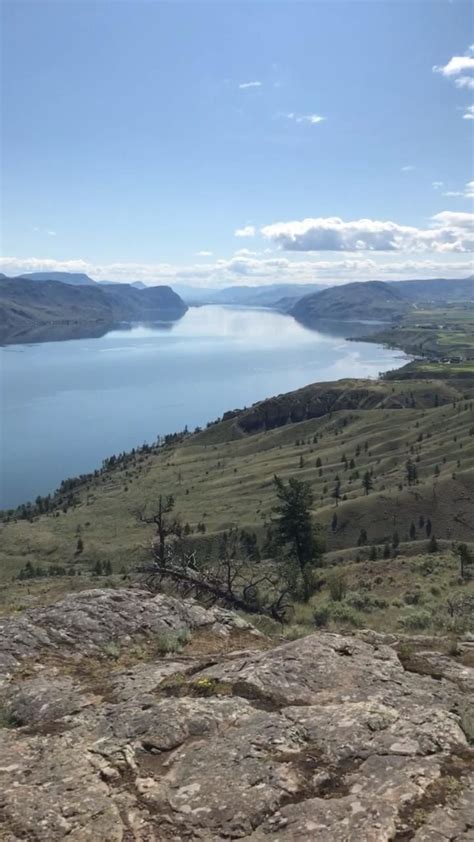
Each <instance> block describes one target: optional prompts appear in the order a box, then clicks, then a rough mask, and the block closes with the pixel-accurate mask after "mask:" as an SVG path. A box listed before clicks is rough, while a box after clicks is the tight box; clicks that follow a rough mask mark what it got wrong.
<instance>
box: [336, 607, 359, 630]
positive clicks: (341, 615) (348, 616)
mask: <svg viewBox="0 0 474 842" xmlns="http://www.w3.org/2000/svg"><path fill="white" fill-rule="evenodd" d="M331 618H332V619H333V620H335V621H336V622H340V623H348V624H349V625H350V626H354V628H362V627H363V626H364V618H363V617H361V616H360V614H359V612H358V611H355V610H354V609H353V608H351V607H350V605H344V603H341V602H337V603H336V604H335V605H334V607H333V608H332V609H331Z"/></svg>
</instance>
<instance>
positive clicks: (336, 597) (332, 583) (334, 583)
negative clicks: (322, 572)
mask: <svg viewBox="0 0 474 842" xmlns="http://www.w3.org/2000/svg"><path fill="white" fill-rule="evenodd" d="M327 583H328V588H329V595H330V597H331V599H332V600H333V602H341V601H342V600H343V599H344V597H345V595H346V593H347V580H346V577H345V575H344V573H343V572H342V570H333V571H332V572H331V573H329V575H328V577H327Z"/></svg>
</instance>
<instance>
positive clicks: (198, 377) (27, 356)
mask: <svg viewBox="0 0 474 842" xmlns="http://www.w3.org/2000/svg"><path fill="white" fill-rule="evenodd" d="M326 329H327V328H326ZM365 332H367V331H365ZM338 333H339V335H337V334H338ZM354 333H355V326H354V325H348V324H346V325H345V326H342V327H341V326H340V327H339V328H337V327H336V328H334V327H332V328H331V333H323V332H318V331H312V330H308V329H306V328H304V327H302V326H301V325H300V324H298V323H297V322H296V321H295V320H294V319H293V318H292V317H290V316H284V315H281V314H279V313H274V312H272V311H269V310H248V309H243V308H242V309H237V308H231V307H216V306H212V307H199V308H191V309H190V310H188V312H187V313H186V315H185V316H184V317H183V318H182V319H181V320H180V321H179V322H175V323H174V324H173V325H171V326H170V325H168V326H163V325H162V326H160V325H133V326H128V327H123V328H120V329H118V330H113V331H111V332H110V333H107V334H106V335H105V336H102V337H100V338H95V339H74V340H69V341H62V342H44V343H41V344H25V345H10V346H8V347H5V348H1V349H0V374H1V390H2V397H1V413H2V426H1V442H0V445H1V465H0V469H1V488H0V508H9V507H12V506H15V505H17V504H19V503H22V502H26V501H27V500H32V499H34V498H35V497H36V496H37V495H38V494H46V493H48V492H50V491H53V490H54V489H55V488H57V486H58V485H59V483H60V481H61V480H62V479H64V478H66V477H69V476H74V475H76V474H80V473H85V472H87V471H90V470H93V469H94V468H96V467H98V466H100V464H101V462H102V459H103V458H104V457H106V456H109V455H111V454H112V453H118V452H119V451H122V450H130V449H131V448H132V447H134V446H136V445H140V444H142V443H143V442H144V441H148V442H150V443H151V442H152V441H154V440H155V439H156V437H157V435H158V434H160V435H163V434H165V433H170V432H175V431H176V430H182V429H183V428H184V426H185V425H186V424H187V425H188V427H189V428H190V429H193V428H194V427H196V426H198V425H199V426H204V425H205V424H206V422H207V421H210V420H214V419H215V418H217V417H218V416H220V415H222V413H223V412H224V411H225V410H227V409H233V408H238V407H243V406H248V405H250V404H252V403H254V402H255V401H257V400H260V399H262V398H266V397H270V396H271V395H275V394H279V393H282V392H287V391H290V390H291V389H297V388H299V387H301V386H305V385H306V384H308V383H313V382H316V381H321V380H336V379H338V378H341V377H376V376H377V374H378V372H380V371H386V370H388V369H390V368H397V367H398V366H401V365H403V363H404V362H405V361H406V360H405V358H404V357H403V356H402V354H401V353H400V352H399V351H390V350H387V349H384V348H382V347H380V346H379V345H372V344H369V343H363V342H347V341H345V339H344V338H343V337H344V336H347V335H354Z"/></svg>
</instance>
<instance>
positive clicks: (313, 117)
mask: <svg viewBox="0 0 474 842" xmlns="http://www.w3.org/2000/svg"><path fill="white" fill-rule="evenodd" d="M278 116H279V117H286V119H287V120H294V121H295V123H309V124H310V125H311V126H317V125H318V123H323V122H324V120H326V117H321V115H320V114H296V113H295V112H294V111H289V112H288V113H287V114H279V115H278Z"/></svg>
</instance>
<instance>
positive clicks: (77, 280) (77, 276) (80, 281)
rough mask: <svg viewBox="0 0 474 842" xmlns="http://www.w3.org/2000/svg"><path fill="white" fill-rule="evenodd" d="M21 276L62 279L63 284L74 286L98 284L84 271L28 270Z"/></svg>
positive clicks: (52, 279)
mask: <svg viewBox="0 0 474 842" xmlns="http://www.w3.org/2000/svg"><path fill="white" fill-rule="evenodd" d="M4 277H5V276H4ZM20 277H21V278H28V280H29V281H61V282H62V283H63V284H71V285H72V286H95V285H96V281H94V280H93V279H92V278H89V275H85V274H84V273H82V272H28V273H27V274H25V275H20Z"/></svg>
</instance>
